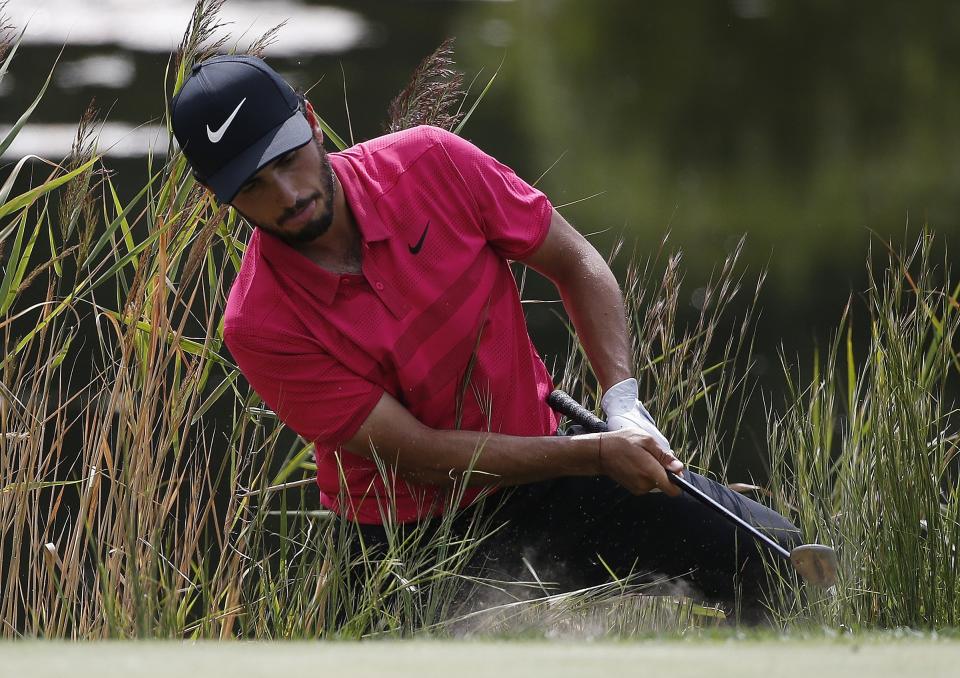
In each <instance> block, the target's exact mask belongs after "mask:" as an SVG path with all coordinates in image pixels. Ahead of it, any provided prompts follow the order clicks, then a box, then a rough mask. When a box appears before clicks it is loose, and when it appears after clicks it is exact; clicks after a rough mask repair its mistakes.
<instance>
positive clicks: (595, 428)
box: [547, 389, 607, 433]
mask: <svg viewBox="0 0 960 678" xmlns="http://www.w3.org/2000/svg"><path fill="white" fill-rule="evenodd" d="M547 404H548V405H549V406H550V407H551V408H553V411H554V412H559V413H560V414H562V415H563V416H565V417H566V418H567V419H570V420H571V421H574V422H576V423H577V424H580V425H581V426H583V428H585V429H586V430H587V431H589V432H590V433H603V432H604V431H606V430H607V424H606V422H605V421H603V419H601V418H600V417H598V416H597V415H595V414H594V413H593V412H591V411H590V410H588V409H587V408H586V407H584V406H583V405H581V404H580V403H578V402H577V401H576V400H574V399H573V398H571V397H570V396H569V394H567V393H566V392H564V391H561V390H560V389H557V390H556V391H554V392H553V393H551V394H550V395H548V396H547Z"/></svg>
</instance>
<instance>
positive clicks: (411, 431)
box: [343, 393, 682, 496]
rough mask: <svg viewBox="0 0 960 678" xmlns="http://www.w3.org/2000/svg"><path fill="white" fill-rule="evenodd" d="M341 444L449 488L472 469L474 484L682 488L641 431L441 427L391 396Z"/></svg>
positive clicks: (667, 459)
mask: <svg viewBox="0 0 960 678" xmlns="http://www.w3.org/2000/svg"><path fill="white" fill-rule="evenodd" d="M601 435H602V439H601ZM343 447H344V448H345V449H347V450H348V451H350V452H353V453H354V454H357V455H359V456H362V457H366V458H368V459H369V458H372V457H373V456H374V453H375V454H376V455H377V456H378V457H380V458H381V459H382V460H384V461H385V462H386V463H387V465H388V466H389V467H391V468H394V469H396V470H397V473H398V474H399V475H400V476H401V477H403V478H406V479H408V480H410V481H413V482H418V483H425V484H429V485H440V486H443V485H450V484H451V483H453V482H454V481H455V480H459V479H460V478H461V477H462V476H463V474H464V473H466V472H467V471H468V470H469V471H470V472H471V474H470V477H469V483H470V484H471V485H495V484H496V485H519V484H523V483H530V482H536V481H538V480H545V479H548V478H557V477H561V476H590V475H599V474H604V475H607V476H610V477H611V478H613V479H614V480H615V481H617V482H618V483H620V484H621V485H623V486H624V487H626V488H627V489H628V490H630V491H631V492H635V493H638V494H640V493H643V492H648V491H650V490H651V489H653V488H654V487H657V488H659V489H661V490H663V491H664V492H666V493H667V494H670V495H673V496H675V495H677V494H679V492H680V490H679V489H678V488H677V487H676V486H675V485H673V483H671V482H670V481H669V480H668V479H667V475H666V472H665V471H664V468H665V467H667V466H670V468H671V470H679V469H680V468H682V465H681V464H680V462H679V461H677V460H676V458H675V457H674V456H673V455H672V454H670V453H669V452H665V451H664V450H662V449H661V448H660V447H659V446H657V444H656V443H655V441H654V440H653V438H651V437H650V436H649V435H647V434H646V433H644V432H643V431H641V430H639V429H622V430H620V431H612V432H610V433H604V434H596V433H594V434H589V435H582V436H539V437H526V436H508V435H501V434H496V433H486V432H477V431H450V430H439V429H433V428H430V427H428V426H425V425H423V424H422V423H420V422H419V421H418V420H417V419H416V418H415V417H414V416H413V415H412V414H410V412H409V411H408V410H407V409H406V408H405V407H403V405H401V404H400V403H399V402H398V401H397V400H395V399H394V398H393V397H392V396H391V395H390V394H388V393H384V394H383V396H382V397H381V398H380V401H379V402H378V403H377V405H376V406H375V407H374V408H373V411H372V412H371V413H370V415H369V416H368V417H367V419H366V420H365V421H364V423H363V424H362V425H361V426H360V429H359V430H358V431H357V432H356V434H355V435H354V436H353V437H352V438H351V439H350V440H349V441H347V442H346V443H345V444H344V445H343Z"/></svg>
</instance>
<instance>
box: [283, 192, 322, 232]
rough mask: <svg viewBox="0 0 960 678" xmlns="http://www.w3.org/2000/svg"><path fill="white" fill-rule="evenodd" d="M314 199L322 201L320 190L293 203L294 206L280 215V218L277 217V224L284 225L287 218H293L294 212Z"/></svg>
mask: <svg viewBox="0 0 960 678" xmlns="http://www.w3.org/2000/svg"><path fill="white" fill-rule="evenodd" d="M312 200H316V201H318V202H319V201H320V191H317V192H316V193H313V194H312V195H308V196H307V197H306V198H301V199H300V200H297V202H296V203H295V204H294V205H293V207H290V208H288V209H286V210H284V211H283V214H281V215H280V218H279V219H277V225H278V226H283V224H284V222H285V221H287V219H289V218H291V217H292V216H293V215H294V214H296V213H297V212H299V211H300V210H302V209H303V208H304V207H306V206H307V205H309V204H310V201H312Z"/></svg>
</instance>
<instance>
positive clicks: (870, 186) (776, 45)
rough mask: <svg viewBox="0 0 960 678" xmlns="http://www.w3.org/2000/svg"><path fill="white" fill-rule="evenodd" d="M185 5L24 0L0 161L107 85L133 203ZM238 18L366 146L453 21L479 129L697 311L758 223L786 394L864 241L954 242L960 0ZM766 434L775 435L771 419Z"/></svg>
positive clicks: (3, 109) (765, 379) (368, 1)
mask: <svg viewBox="0 0 960 678" xmlns="http://www.w3.org/2000/svg"><path fill="white" fill-rule="evenodd" d="M192 7H193V3H192V2H190V1H189V0H165V1H164V2H157V1H155V0H154V1H146V0H29V1H27V0H10V2H9V3H8V4H7V6H6V10H5V11H6V13H7V14H8V15H10V17H11V20H12V23H13V24H14V25H15V26H17V27H18V29H20V28H26V35H25V43H24V44H23V45H22V47H21V49H20V51H19V52H18V54H17V57H16V61H15V62H14V64H13V67H12V69H11V72H10V73H9V74H8V75H7V76H6V77H5V78H4V80H3V82H2V83H0V128H3V127H8V126H9V125H11V124H12V123H13V122H14V121H15V120H16V118H17V117H19V115H20V114H21V113H22V112H23V111H24V110H25V109H26V108H27V107H28V106H29V105H30V102H31V101H32V100H33V98H34V97H35V95H36V93H37V91H38V90H39V88H40V86H41V85H42V83H43V81H44V79H45V78H46V76H47V74H48V72H49V70H50V68H51V66H52V64H53V63H54V61H55V60H56V59H57V55H58V53H59V52H60V50H61V48H62V49H63V54H62V56H60V61H59V65H58V66H57V68H56V70H55V72H54V76H53V81H52V85H51V88H52V89H51V91H50V92H48V94H47V95H46V96H45V97H44V99H43V101H42V102H41V104H40V106H39V107H38V109H37V110H36V112H35V113H34V115H33V116H32V118H31V124H30V126H29V127H28V128H27V129H26V130H25V131H24V133H22V134H21V135H20V136H19V137H18V139H17V143H16V144H15V145H14V146H13V147H11V148H10V149H8V151H7V153H6V154H5V155H4V157H3V158H2V159H0V165H3V166H9V165H10V163H12V162H13V161H14V160H15V159H16V158H19V157H21V156H22V155H23V154H25V153H36V154H38V155H41V156H44V157H48V158H50V159H53V160H57V159H60V158H62V157H64V156H65V155H66V154H67V153H68V152H69V148H70V144H71V142H72V140H73V137H74V135H75V130H76V124H77V122H78V120H79V119H80V116H81V115H82V113H83V111H84V109H85V108H86V106H87V104H88V103H89V102H90V100H91V99H92V98H95V99H96V104H97V105H98V106H99V108H100V109H101V110H102V111H103V112H104V113H105V114H106V119H107V124H106V125H105V126H104V128H103V130H102V134H101V143H100V148H101V149H105V150H106V151H107V159H106V163H107V164H108V166H110V167H111V168H112V169H114V170H116V172H117V184H118V186H120V188H121V190H122V191H125V194H124V195H123V196H122V198H123V199H124V200H126V199H129V198H130V197H132V195H134V193H135V191H136V189H137V188H139V187H141V186H142V185H143V183H144V179H145V172H146V157H147V154H148V153H154V154H159V155H162V154H163V153H165V152H166V135H165V132H164V131H163V130H162V129H161V128H160V127H159V126H160V125H162V124H163V121H162V116H163V113H164V106H165V96H166V93H165V92H164V72H165V69H166V68H167V66H168V58H169V54H170V52H171V50H172V49H174V48H175V47H176V45H177V44H178V43H179V40H180V37H181V35H182V33H183V31H184V29H185V28H186V26H187V23H188V21H189V18H190V14H191V10H192ZM222 18H223V20H224V21H225V22H229V25H228V26H226V27H225V28H224V29H223V32H229V33H230V34H231V35H232V36H233V38H234V42H238V43H239V44H241V45H243V44H246V43H249V42H250V41H251V40H252V39H253V38H255V37H257V36H258V35H259V34H261V33H262V32H264V31H265V30H267V29H268V28H270V27H271V26H273V25H275V24H277V23H280V22H281V21H284V20H287V22H288V23H287V25H286V26H285V27H284V28H283V29H282V30H281V31H280V33H279V36H278V40H277V42H276V43H275V45H274V46H273V47H272V48H271V49H270V50H268V52H267V55H268V58H269V60H270V62H271V63H272V64H273V65H274V66H275V67H276V68H277V69H278V70H279V71H281V73H282V74H284V75H285V76H286V77H287V78H288V79H290V80H291V82H293V83H294V84H295V85H298V86H300V87H302V88H304V89H307V90H309V93H308V94H309V97H310V99H311V100H312V101H313V103H314V105H315V106H316V107H317V109H318V111H320V113H321V115H323V116H324V117H325V118H326V119H327V121H328V122H329V123H330V124H331V125H332V126H333V127H334V128H335V129H336V130H338V132H339V133H340V135H341V136H342V137H344V138H346V139H349V138H350V137H351V135H352V137H353V138H354V139H355V140H356V141H361V140H364V139H368V138H370V137H373V136H376V135H378V134H380V133H381V132H382V130H383V125H384V122H385V120H386V110H387V106H388V104H389V102H390V100H391V99H392V98H393V96H394V95H395V94H396V93H397V92H398V91H399V90H400V89H401V88H402V87H403V86H404V85H405V84H406V82H407V80H408V77H409V75H410V73H411V72H412V70H413V69H414V68H415V67H416V65H417V64H418V63H419V61H420V60H421V59H423V58H424V57H425V56H426V55H428V54H429V53H430V52H431V51H433V50H434V49H435V48H436V47H437V46H438V45H439V44H440V43H441V42H442V41H443V40H444V39H445V38H447V37H450V36H453V37H455V38H456V43H455V53H456V57H457V61H458V65H459V68H460V69H461V70H462V71H463V72H464V73H465V75H466V81H467V82H468V83H469V82H471V80H473V79H474V78H475V77H476V78H477V80H476V84H474V86H473V89H472V92H471V93H472V94H476V93H478V92H479V91H480V89H482V86H483V84H485V83H486V81H487V80H488V79H489V78H490V77H491V76H492V75H493V73H494V72H495V71H497V69H498V68H499V69H500V70H499V75H498V76H497V78H496V81H495V82H494V84H493V87H492V88H491V90H490V92H489V94H488V95H487V97H486V98H485V99H484V101H483V102H482V103H481V104H480V106H479V108H478V109H477V111H476V113H475V114H474V116H473V117H472V119H471V120H470V122H469V123H468V125H467V127H466V129H465V133H464V136H466V137H467V138H469V139H471V140H472V141H474V142H475V143H477V144H478V145H479V146H481V147H482V148H484V149H485V150H487V151H488V152H490V153H491V154H493V155H495V156H497V157H498V158H499V159H501V160H502V161H504V162H505V163H507V164H509V165H511V166H512V167H514V169H516V170H517V172H518V173H519V174H520V175H521V176H523V177H525V178H527V179H528V180H530V181H534V180H536V179H538V178H539V177H541V175H543V176H542V179H540V181H539V183H538V186H539V187H540V188H541V189H543V190H544V191H545V192H546V193H547V194H548V195H549V196H550V197H551V199H552V200H553V201H554V204H556V205H563V204H567V203H575V204H570V205H569V206H568V207H565V208H564V209H563V212H564V214H565V215H566V216H567V217H568V219H569V220H570V221H572V222H573V223H574V224H575V225H576V226H577V227H578V229H579V230H580V231H581V232H583V233H587V234H591V239H592V241H593V242H594V243H595V244H596V245H597V247H598V248H599V249H600V251H601V252H604V253H606V252H609V251H611V248H612V247H613V245H614V243H615V242H617V241H618V240H620V239H622V240H624V241H625V243H626V249H625V251H624V253H622V254H621V255H620V256H619V257H618V259H617V261H616V268H617V269H618V270H619V271H622V270H623V268H624V266H625V265H626V262H627V260H628V259H629V255H630V253H631V252H636V253H637V255H638V256H640V257H646V256H647V255H653V254H655V253H656V251H657V249H658V248H659V245H660V242H661V241H662V239H663V238H664V236H665V235H666V234H667V233H669V234H670V237H669V244H668V247H669V248H670V249H676V250H680V251H682V252H683V264H682V269H683V270H684V271H685V274H686V282H685V284H684V294H685V295H686V296H685V298H686V299H688V300H689V303H688V306H689V308H688V312H689V313H691V315H692V314H695V313H696V312H697V310H698V303H699V302H700V300H701V299H702V292H701V291H700V290H701V288H702V287H703V285H704V284H705V283H706V281H707V280H708V278H709V276H710V273H711V271H712V270H713V269H714V268H715V267H718V266H719V265H720V264H721V263H722V261H723V258H724V256H725V255H726V254H727V253H728V252H730V251H731V250H732V249H733V248H734V246H735V245H736V243H737V241H738V239H739V238H740V237H741V236H742V235H746V236H747V242H746V250H745V258H744V263H745V267H746V268H745V270H746V276H747V280H748V281H751V280H756V279H757V278H758V277H759V276H760V275H761V273H762V272H763V271H764V270H766V271H768V272H769V276H768V279H767V281H766V283H765V285H764V287H763V291H762V294H761V296H760V302H759V307H760V316H759V318H758V320H757V324H756V347H755V351H756V358H757V363H756V366H755V369H754V374H755V376H756V377H757V378H758V379H760V380H761V384H762V385H763V386H764V388H765V389H768V392H769V393H770V394H771V395H770V396H768V400H770V399H772V401H773V403H774V404H776V403H777V402H778V401H779V400H780V398H779V396H777V395H776V394H777V389H778V388H779V387H780V386H781V385H782V383H783V377H782V370H781V368H780V365H779V363H780V357H779V356H780V353H781V352H782V353H783V354H784V355H786V357H787V359H788V362H789V363H791V364H797V365H802V366H806V367H805V369H808V368H809V362H810V356H811V354H812V351H813V348H814V346H815V344H816V342H820V344H821V345H822V344H823V343H824V342H825V341H826V340H827V338H828V337H829V336H830V333H831V332H832V331H833V330H835V328H836V327H837V323H838V321H839V319H840V316H841V312H842V310H843V307H844V306H845V304H846V302H847V299H848V297H849V296H850V295H851V294H853V295H855V296H856V295H858V294H859V292H860V291H862V290H863V289H864V287H865V285H866V276H865V266H864V262H865V260H866V258H867V255H868V247H869V246H870V245H871V242H872V246H873V249H874V250H879V251H882V250H883V249H884V247H883V244H882V243H883V241H884V240H885V239H890V240H892V241H893V242H894V243H895V244H896V245H900V244H903V243H912V242H915V240H916V238H917V235H918V234H919V232H920V229H922V228H923V227H924V226H925V225H927V226H929V227H930V228H931V229H932V230H933V231H934V232H936V233H937V234H938V236H939V237H941V238H942V239H943V240H949V239H950V236H951V234H953V233H955V232H956V231H957V230H958V224H960V194H958V192H957V190H956V187H957V186H958V185H960V155H958V151H960V126H958V121H960V87H958V85H960V41H958V40H957V39H956V36H957V35H960V3H954V2H947V1H942V2H939V1H925V2H924V1H918V2H910V3H906V2H896V1H892V0H886V1H882V0H880V1H878V0H873V1H871V2H866V1H863V0H854V1H847V2H842V3H841V2H830V1H827V0H672V1H670V2H665V1H664V2H628V1H627V0H594V1H587V0H514V1H509V0H506V1H486V2H481V1H475V0H460V1H445V2H444V1H427V0H423V1H402V0H380V1H374V0H357V1H355V2H339V3H338V2H309V1H306V0H302V1H297V0H278V1H275V2H271V1H269V0H263V1H259V2H257V1H255V0H227V2H226V3H225V5H224V9H223V12H222ZM230 44H234V43H233V42H231V43H230ZM0 133H2V129H0ZM548 170H549V171H548ZM748 284H749V283H748ZM535 292H536V293H537V294H538V295H539V294H541V292H540V290H539V289H535ZM542 295H544V296H547V297H549V295H550V292H549V290H548V289H546V288H543V289H542ZM746 296H749V295H746ZM746 296H745V298H744V308H745V306H746V301H747V299H746ZM529 308H530V309H531V311H530V312H531V316H530V319H531V327H532V329H533V333H534V338H535V341H536V342H537V344H538V346H539V347H540V348H541V350H542V352H543V353H544V355H545V358H546V359H547V362H548V365H552V364H554V362H555V361H559V360H561V357H562V354H563V351H564V349H565V347H566V338H565V335H564V331H563V329H562V326H561V325H559V323H558V322H557V321H556V320H555V319H553V317H552V314H551V311H550V310H549V309H550V307H549V306H539V307H538V306H531V307H529ZM864 316H865V313H864V312H863V309H862V308H861V309H860V310H859V311H857V312H856V313H855V317H856V318H857V319H858V321H861V322H862V320H863V318H864ZM557 364H558V365H562V362H559V363H557ZM758 407H759V406H758ZM750 430H751V431H752V433H751V435H753V436H754V438H755V439H756V441H758V440H759V438H761V437H762V436H763V422H762V419H761V420H758V421H757V423H756V424H755V425H753V426H752V427H751V429H750ZM746 447H747V449H746V450H745V452H744V454H745V455H747V456H748V457H749V456H750V455H751V454H753V453H752V452H751V450H752V449H753V448H752V447H751V446H750V445H747V446H746Z"/></svg>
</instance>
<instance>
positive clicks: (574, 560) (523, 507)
mask: <svg viewBox="0 0 960 678" xmlns="http://www.w3.org/2000/svg"><path fill="white" fill-rule="evenodd" d="M684 476H685V477H686V478H687V480H688V481H690V482H691V483H693V484H694V485H696V486H697V487H698V488H700V489H701V490H703V491H704V492H706V493H707V494H708V495H710V496H711V497H713V498H714V499H716V500H717V501H718V502H720V503H721V504H723V505H724V506H726V507H727V508H728V509H730V510H731V511H733V512H734V513H736V514H737V515H739V516H740V517H742V518H745V519H746V520H747V521H749V522H750V523H752V524H753V525H754V526H756V527H757V528H759V529H761V530H762V531H764V532H766V533H767V534H769V535H770V536H771V537H773V538H775V539H776V540H777V541H778V542H779V543H780V544H781V545H783V546H784V547H785V548H786V549H787V550H790V549H792V548H793V547H794V546H796V545H798V544H799V543H800V533H799V530H797V528H796V527H795V526H794V525H793V524H792V523H790V521H788V520H787V519H786V518H784V517H783V516H781V515H780V514H779V513H777V512H775V511H773V510H771V509H769V508H766V507H765V506H762V505H761V504H759V503H757V502H755V501H753V500H751V499H749V498H747V497H744V496H742V495H740V494H738V493H736V492H733V491H732V490H729V489H728V488H727V487H725V486H724V485H721V484H719V483H716V482H714V481H712V480H709V479H707V478H704V477H703V476H700V475H697V474H695V473H692V472H690V471H686V472H685V473H684ZM477 512H482V513H484V514H489V515H491V516H492V525H493V526H501V527H500V529H499V530H497V531H496V532H495V533H494V534H493V535H492V536H491V537H489V538H487V540H486V541H484V542H483V543H482V545H481V546H480V547H479V549H478V552H477V555H476V556H475V557H474V559H473V561H472V563H471V566H470V570H471V571H472V572H471V574H474V575H480V576H484V577H487V578H490V579H493V580H497V581H511V580H513V581H516V580H525V581H530V580H531V579H532V578H533V577H532V574H531V572H530V570H531V569H532V570H533V571H534V572H535V573H536V577H537V578H539V579H540V580H541V581H543V582H544V583H545V584H546V585H547V586H548V587H551V588H552V590H554V591H558V592H559V591H572V590H577V589H581V588H585V587H588V586H595V585H599V584H603V583H606V582H609V581H610V580H611V578H610V574H609V572H608V571H607V569H606V568H607V567H609V568H610V570H612V571H613V572H614V573H615V574H616V575H617V576H618V577H626V576H628V575H634V576H639V577H642V578H645V579H646V580H648V581H657V580H659V581H663V580H665V579H669V580H670V581H669V582H668V583H667V584H665V585H664V586H665V587H666V590H669V591H673V592H680V593H683V594H686V595H690V596H692V597H694V598H697V599H700V600H703V601H706V602H717V603H721V604H725V605H728V606H730V605H732V604H733V603H734V602H735V601H737V602H739V603H740V605H741V610H742V611H744V612H745V613H746V614H747V615H748V616H749V615H751V614H756V613H757V611H758V610H762V609H763V608H762V603H763V596H764V592H765V588H766V583H767V573H766V570H765V567H764V564H763V562H764V558H766V560H767V561H769V560H770V559H771V558H770V555H769V553H768V552H767V551H766V548H765V547H763V546H761V545H758V544H757V543H756V541H755V540H754V539H753V538H751V537H750V536H749V535H746V534H745V533H744V532H742V531H740V530H739V529H738V528H736V527H735V526H734V525H733V524H731V523H730V522H728V521H727V520H726V519H724V518H722V517H721V516H719V515H718V514H717V513H715V512H714V511H713V510H711V509H709V508H707V507H706V506H703V505H702V504H700V503H699V502H697V501H696V500H695V499H693V498H692V497H689V496H687V495H686V494H683V495H681V496H679V497H676V498H671V497H668V496H667V495H665V494H662V493H649V494H645V495H640V496H637V495H633V494H630V493H629V492H628V491H626V490H625V489H623V488H622V487H621V486H619V485H617V484H616V483H615V482H614V481H612V480H610V479H609V478H607V477H604V476H598V477H589V478H558V479H555V480H549V481H544V482H539V483H532V484H529V485H522V486H519V487H514V488H506V489H504V490H501V491H500V492H498V493H496V494H494V495H492V496H490V497H488V498H487V499H485V500H484V501H483V502H481V503H479V504H477V505H475V506H473V507H470V508H468V509H465V510H463V511H462V512H461V514H460V515H459V516H458V517H457V518H456V520H455V521H454V531H457V530H465V526H466V524H467V523H468V522H469V521H470V520H473V519H476V518H477V515H476V514H477ZM433 522H434V523H437V522H438V521H436V520H435V521H433ZM361 532H362V533H363V536H364V539H365V540H366V543H367V544H368V546H369V545H373V544H378V543H383V541H384V531H383V528H382V527H380V526H369V525H367V526H362V527H361ZM601 559H602V562H601ZM524 561H526V562H524ZM604 564H605V565H606V567H605V566H604ZM528 565H529V567H528Z"/></svg>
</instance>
